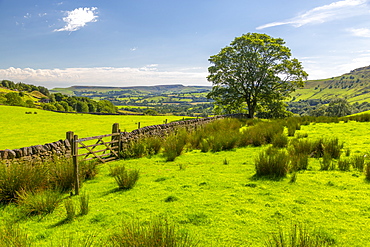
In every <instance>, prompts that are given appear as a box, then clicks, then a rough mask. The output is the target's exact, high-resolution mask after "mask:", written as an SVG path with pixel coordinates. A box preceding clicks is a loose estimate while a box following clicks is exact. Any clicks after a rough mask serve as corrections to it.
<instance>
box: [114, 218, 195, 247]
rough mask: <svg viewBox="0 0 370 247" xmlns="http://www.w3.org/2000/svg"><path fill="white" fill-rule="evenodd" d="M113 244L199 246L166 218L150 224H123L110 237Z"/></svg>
mask: <svg viewBox="0 0 370 247" xmlns="http://www.w3.org/2000/svg"><path fill="white" fill-rule="evenodd" d="M110 242H111V243H112V245H113V246H123V247H132V246H141V247H163V246H166V247H177V246H179V247H180V246H181V247H191V246H198V242H197V241H195V240H194V239H193V238H192V237H191V236H190V235H189V234H188V233H187V232H185V231H179V230H178V229H177V227H176V226H175V225H173V224H170V223H169V222H168V221H167V220H166V219H155V220H152V221H151V222H149V223H148V224H146V225H144V224H140V223H139V222H138V221H132V222H129V223H125V224H123V226H122V227H121V229H120V232H117V233H115V234H113V235H112V236H111V237H110Z"/></svg>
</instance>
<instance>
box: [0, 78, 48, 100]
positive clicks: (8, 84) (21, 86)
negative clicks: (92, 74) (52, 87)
mask: <svg viewBox="0 0 370 247" xmlns="http://www.w3.org/2000/svg"><path fill="white" fill-rule="evenodd" d="M0 86H2V87H5V88H8V89H10V90H17V91H23V92H33V91H38V92H40V93H42V94H43V95H45V96H47V97H49V96H50V92H49V90H48V89H47V88H46V87H43V86H35V85H31V84H25V83H22V82H18V83H14V82H12V81H8V80H2V81H1V85H0Z"/></svg>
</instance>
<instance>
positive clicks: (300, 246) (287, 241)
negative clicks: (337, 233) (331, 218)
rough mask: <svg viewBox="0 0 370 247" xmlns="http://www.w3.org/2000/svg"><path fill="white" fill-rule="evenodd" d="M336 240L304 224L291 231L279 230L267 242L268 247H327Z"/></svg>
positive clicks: (293, 225) (294, 226)
mask: <svg viewBox="0 0 370 247" xmlns="http://www.w3.org/2000/svg"><path fill="white" fill-rule="evenodd" d="M335 243H336V240H335V239H334V238H333V237H332V236H330V235H329V234H327V233H326V232H323V231H312V230H309V229H308V228H307V227H306V226H304V225H302V224H292V226H291V229H290V231H288V232H286V231H285V230H284V229H282V228H279V232H278V233H273V234H272V236H271V237H270V239H269V240H268V241H267V242H266V244H265V246H267V247H283V246H284V247H325V246H331V245H334V244H335Z"/></svg>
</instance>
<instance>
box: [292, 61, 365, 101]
mask: <svg viewBox="0 0 370 247" xmlns="http://www.w3.org/2000/svg"><path fill="white" fill-rule="evenodd" d="M292 96H293V101H299V100H316V99H321V100H322V101H328V100H330V99H332V98H334V97H340V98H346V99H347V101H348V102H350V103H355V102H358V103H362V102H366V101H367V102H370V66H367V67H363V68H358V69H355V70H352V71H351V72H349V73H346V74H344V75H341V76H337V77H332V78H329V79H322V80H309V81H307V82H306V84H305V87H304V88H303V89H298V90H297V91H296V92H295V93H294V94H292Z"/></svg>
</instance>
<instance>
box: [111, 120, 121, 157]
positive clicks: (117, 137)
mask: <svg viewBox="0 0 370 247" xmlns="http://www.w3.org/2000/svg"><path fill="white" fill-rule="evenodd" d="M116 133H121V130H120V129H119V123H114V124H113V126H112V134H116ZM116 140H117V141H118V142H117V143H112V149H113V147H118V149H116V150H117V151H116V152H117V153H119V152H120V151H121V136H120V135H117V136H112V141H116ZM113 150H114V149H113ZM112 155H114V154H112Z"/></svg>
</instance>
